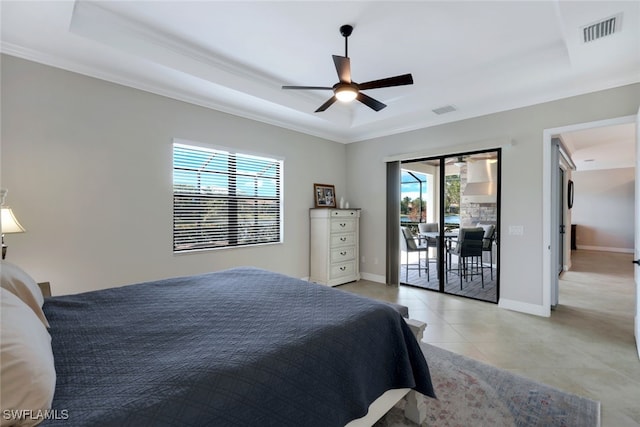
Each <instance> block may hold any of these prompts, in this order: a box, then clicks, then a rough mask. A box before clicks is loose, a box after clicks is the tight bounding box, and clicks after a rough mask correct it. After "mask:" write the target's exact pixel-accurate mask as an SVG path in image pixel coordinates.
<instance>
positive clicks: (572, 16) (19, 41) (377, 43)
mask: <svg viewBox="0 0 640 427" xmlns="http://www.w3.org/2000/svg"><path fill="white" fill-rule="evenodd" d="M0 7H1V11H0V12H1V19H2V21H1V24H2V27H1V31H2V32H1V41H2V44H1V50H2V52H3V53H6V54H9V55H14V56H18V57H21V58H26V59H29V60H33V61H37V62H41V63H45V64H48V65H52V66H55V67H60V68H64V69H67V70H71V71H75V72H79V73H82V74H86V75H90V76H95V77H98V78H101V79H105V80H109V81H113V82H117V83H120V84H124V85H128V86H131V87H135V88H139V89H143V90H146V91H149V92H153V93H158V94H161V95H165V96H169V97H172V98H176V99H180V100H184V101H187V102H191V103H194V104H198V105H202V106H207V107H210V108H214V109H216V110H221V111H225V112H229V113H233V114H236V115H240V116H243V117H248V118H251V119H255V120H259V121H263V122H266V123H271V124H275V125H278V126H282V127H285V128H289V129H294V130H298V131H301V132H305V133H308V134H311V135H316V136H320V137H323V138H327V139H330V140H334V141H339V142H345V143H348V142H353V141H359V140H364V139H369V138H373V137H377V136H383V135H390V134H394V133H398V132H403V131H407V130H412V129H418V128H422V127H427V126H432V125H435V124H440V123H445V122H451V121H456V120H460V119H463V118H469V117H475V116H479V115H484V114H489V113H493V112H497V111H503V110H508V109H512V108H517V107H522V106H526V105H532V104H536V103H540V102H545V101H550V100H554V99H559V98H564V97H567V96H573V95H578V94H582V93H588V92H592V91H596V90H602V89H607V88H611V87H617V86H621V85H625V84H630V83H636V82H639V81H640V71H639V70H640V2H638V1H622V2H615V1H589V2H570V1H533V2H524V1H513V2H500V1H498V2H487V1H470V2H458V1H441V2H436V1H410V2H401V1H340V2H329V1H295V2H291V1H288V2H285V1H275V2H269V1H252V2H249V1H233V2H220V1H195V2H187V1H148V2H142V1H118V2H111V1H107V2H84V1H82V2H73V1H44V2H38V1H5V0H3V1H2V3H1V6H0ZM620 13H621V14H622V27H621V31H619V32H617V33H615V34H613V35H612V36H609V37H606V38H603V39H600V40H597V41H594V42H591V43H583V42H582V41H581V37H582V32H581V30H580V27H581V26H583V25H587V24H591V23H593V22H596V21H598V20H600V19H603V18H607V17H610V16H613V15H617V14H620ZM343 24H351V25H353V26H354V31H353V35H352V36H351V37H350V38H349V56H350V58H351V68H352V75H353V79H354V80H355V81H358V82H364V81H368V80H376V79H380V78H384V77H390V76H395V75H399V74H405V73H412V74H413V79H414V82H415V83H414V85H412V86H401V87H393V88H385V89H375V90H369V91H367V94H368V95H369V96H372V97H374V98H376V99H378V100H380V101H382V102H384V103H386V104H387V105H388V107H387V108H385V109H383V110H382V111H380V112H375V111H373V110H371V109H369V108H368V107H366V106H364V105H363V104H360V103H358V102H355V103H351V104H340V103H336V104H334V105H333V106H332V107H330V108H329V109H328V110H327V111H325V112H323V113H314V111H315V109H316V108H317V107H318V106H320V105H321V104H322V103H323V102H324V101H325V100H326V99H328V98H329V97H330V96H331V95H332V93H331V92H330V91H327V92H320V91H285V90H282V89H281V86H282V85H283V84H286V85H312V86H332V85H333V84H334V83H336V82H337V80H338V78H337V75H336V71H335V67H334V65H333V61H332V58H331V55H344V39H343V38H342V36H341V35H340V33H339V27H340V26H341V25H343ZM447 105H453V106H455V108H456V109H457V110H456V111H454V112H452V113H448V114H443V115H437V114H435V113H434V112H433V111H432V110H433V109H436V108H439V107H443V106H447Z"/></svg>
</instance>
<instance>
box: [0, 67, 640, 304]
mask: <svg viewBox="0 0 640 427" xmlns="http://www.w3.org/2000/svg"><path fill="white" fill-rule="evenodd" d="M1 66H2V69H1V71H2V76H1V78H2V94H1V96H2V98H1V107H2V133H1V136H2V147H1V167H2V170H1V173H0V179H1V182H0V185H1V186H2V187H3V188H8V189H9V195H8V197H7V201H6V202H7V204H9V205H11V206H12V207H13V208H14V210H15V212H16V213H17V215H18V217H19V219H20V221H21V222H22V224H23V225H24V226H25V227H26V228H27V233H24V234H19V235H8V236H7V238H6V240H7V243H8V244H9V256H8V259H9V260H10V261H14V262H16V263H17V264H19V265H22V266H23V267H24V268H25V269H27V270H28V271H29V272H30V273H32V274H33V275H34V277H35V278H36V279H37V280H49V281H52V285H53V288H54V292H55V293H58V294H62V293H74V292H80V291H83V290H90V289H99V288H104V287H109V286H114V285H121V284H126V283H132V282H136V281H141V280H151V279H156V278H162V277H169V276H176V275H183V274H195V273H199V272H205V271H212V270H219V269H222V268H227V267H232V266H236V265H255V266H259V267H265V268H269V269H271V270H275V271H279V272H283V273H286V274H289V275H292V276H296V277H306V276H307V275H308V255H309V251H308V249H309V238H308V235H309V221H308V208H309V207H311V206H312V205H313V195H312V185H313V183H314V182H320V183H333V184H335V185H336V192H337V195H338V198H339V197H340V196H342V195H344V196H345V199H346V200H348V201H349V202H350V205H351V207H359V208H362V218H361V233H360V236H361V255H362V256H363V257H364V262H361V271H362V272H363V276H364V277H369V278H374V279H380V278H381V279H382V280H384V276H385V271H384V270H385V262H384V260H385V244H386V242H385V227H386V224H385V199H386V194H385V180H386V172H385V171H386V168H385V163H384V159H385V157H387V156H394V155H403V154H404V153H413V152H417V151H424V150H436V151H440V153H442V154H447V153H454V152H456V150H457V149H456V147H460V146H469V144H471V145H473V146H474V147H475V148H478V147H484V148H492V147H494V146H495V145H496V144H498V142H500V143H501V142H503V141H505V140H511V141H513V145H512V146H509V147H507V148H505V149H504V150H503V153H502V155H503V156H502V159H503V162H502V173H503V178H502V224H501V225H502V229H503V233H502V239H501V244H502V259H501V269H502V271H501V272H502V276H501V297H502V300H504V301H507V302H511V304H509V305H508V306H509V307H518V308H521V309H523V311H531V312H535V311H536V310H535V308H536V307H540V305H541V303H542V292H543V291H542V282H543V280H542V257H543V248H542V242H543V237H542V233H543V230H542V194H543V192H542V157H543V145H542V142H543V130H544V129H547V128H554V127H559V126H564V125H570V124H575V123H582V122H589V121H595V120H602V119H607V118H613V117H620V116H627V115H632V114H635V113H636V112H637V109H638V100H639V99H640V85H631V86H626V87H621V88H616V89H611V90H607V91H602V92H596V93H592V94H589V95H584V96H579V97H573V98H567V99H563V100H559V101H554V102H549V103H545V104H540V105H536V106H531V107H527V108H521V109H517V110H510V111H506V112H502V113H497V114H492V115H487V116H483V117H479V118H474V119H469V120H464V121H459V122H456V123H449V124H445V125H440V126H435V127H431V128H426V129H421V130H417V131H413V132H407V133H404V134H400V135H394V136H388V137H383V138H376V139H372V140H369V141H363V142H358V143H353V144H348V145H346V146H345V145H342V144H338V143H334V142H330V141H326V140H322V139H319V138H316V137H311V136H307V135H303V134H300V133H296V132H292V131H288V130H285V129H281V128H277V127H274V126H270V125H266V124H263V123H259V122H255V121H251V120H247V119H243V118H239V117H235V116H231V115H228V114H224V113H220V112H216V111H212V110H209V109H206V108H201V107H196V106H193V105H189V104H186V103H183V102H179V101H175V100H171V99H167V98H164V97H161V96H157V95H152V94H149V93H146V92H142V91H139V90H134V89H131V88H126V87H123V86H119V85H115V84H111V83H108V82H104V81H100V80H96V79H93V78H88V77H84V76H81V75H78V74H74V73H69V72H66V71H62V70H58V69H54V68H50V67H47V66H43V65H38V64H34V63H31V62H28V61H24V60H20V59H16V58H13V57H7V56H3V57H2V64H1ZM174 137H178V138H184V139H190V140H194V141H199V142H205V143H211V144H215V145H223V146H232V147H237V148H238V149H246V150H249V151H253V152H260V153H264V154H271V155H275V156H282V157H284V158H285V178H284V191H285V243H284V244H282V245H270V246H264V247H255V248H238V249H226V250H217V251H209V252H202V253H197V254H190V255H173V253H172V250H171V238H172V236H171V227H172V222H171V201H172V199H171V141H172V138H174ZM493 141H496V143H495V144H494V143H493ZM510 225H520V226H523V229H524V235H522V236H517V235H509V234H508V232H507V230H508V228H509V226H510ZM501 303H502V301H501ZM530 308H533V309H530Z"/></svg>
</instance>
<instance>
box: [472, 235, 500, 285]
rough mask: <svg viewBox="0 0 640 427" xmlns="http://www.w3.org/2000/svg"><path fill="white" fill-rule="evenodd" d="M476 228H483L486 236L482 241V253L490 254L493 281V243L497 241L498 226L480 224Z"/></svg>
mask: <svg viewBox="0 0 640 427" xmlns="http://www.w3.org/2000/svg"><path fill="white" fill-rule="evenodd" d="M476 227H482V229H483V230H484V236H483V239H482V251H483V252H489V269H490V270H491V280H493V242H494V241H495V239H496V226H495V225H493V224H480V223H478V224H477V225H476ZM483 268H484V265H483Z"/></svg>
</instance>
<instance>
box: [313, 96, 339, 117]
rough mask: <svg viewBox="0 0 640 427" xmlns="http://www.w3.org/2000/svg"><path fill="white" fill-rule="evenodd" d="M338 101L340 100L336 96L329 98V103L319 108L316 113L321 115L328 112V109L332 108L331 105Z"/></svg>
mask: <svg viewBox="0 0 640 427" xmlns="http://www.w3.org/2000/svg"><path fill="white" fill-rule="evenodd" d="M337 100H338V98H336V96H335V95H334V96H332V97H331V98H329V99H328V100H327V102H325V103H324V104H322V105H321V106H319V107H318V109H317V110H316V111H315V112H316V113H320V112H322V111H324V110H326V109H327V108H329V107H331V105H332V104H333V103H334V102H336V101H337Z"/></svg>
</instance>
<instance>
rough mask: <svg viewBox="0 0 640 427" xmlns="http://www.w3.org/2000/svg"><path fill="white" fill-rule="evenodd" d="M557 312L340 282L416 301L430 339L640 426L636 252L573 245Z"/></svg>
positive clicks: (413, 309) (619, 422)
mask: <svg viewBox="0 0 640 427" xmlns="http://www.w3.org/2000/svg"><path fill="white" fill-rule="evenodd" d="M572 256H573V269H572V270H571V271H568V272H566V273H564V275H563V277H562V278H561V281H560V304H559V306H558V307H557V309H556V310H553V311H552V314H551V317H550V318H544V317H538V316H532V315H527V314H522V313H517V312H513V311H509V310H504V309H501V308H498V307H497V306H496V305H495V304H487V303H485V302H479V301H474V300H470V299H466V298H459V297H455V296H450V295H444V294H439V293H436V292H431V291H426V290H422V289H418V288H415V287H408V286H400V287H399V288H395V287H389V286H384V285H381V284H380V283H374V282H368V281H365V280H361V281H360V282H357V283H352V284H347V285H343V286H340V287H339V289H343V290H347V291H352V292H356V293H360V294H363V295H366V296H370V297H372V298H378V299H383V300H386V301H392V302H397V303H399V304H403V305H406V306H408V307H409V314H410V316H411V317H413V318H416V319H419V320H422V321H425V322H427V324H428V326H427V329H426V331H425V335H424V341H425V342H428V343H430V344H433V345H436V346H439V347H441V348H444V349H447V350H450V351H453V352H456V353H460V354H464V355H466V356H469V357H472V358H475V359H478V360H480V361H483V362H485V363H488V364H491V365H494V366H497V367H500V368H503V369H507V370H509V371H512V372H515V373H518V374H520V375H523V376H526V377H528V378H531V379H533V380H535V381H539V382H542V383H545V384H549V385H551V386H554V387H557V388H559V389H561V390H565V391H568V392H571V393H575V394H578V395H580V396H585V397H588V398H591V399H594V400H599V401H601V402H602V425H603V426H615V427H626V426H629V427H633V426H636V427H637V426H640V406H639V405H638V396H640V394H639V393H640V361H639V360H638V353H637V351H636V347H635V340H634V336H633V317H634V310H635V285H634V282H633V264H632V263H631V260H632V255H631V254H621V253H612V252H595V251H582V250H580V251H574V252H573V253H572Z"/></svg>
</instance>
